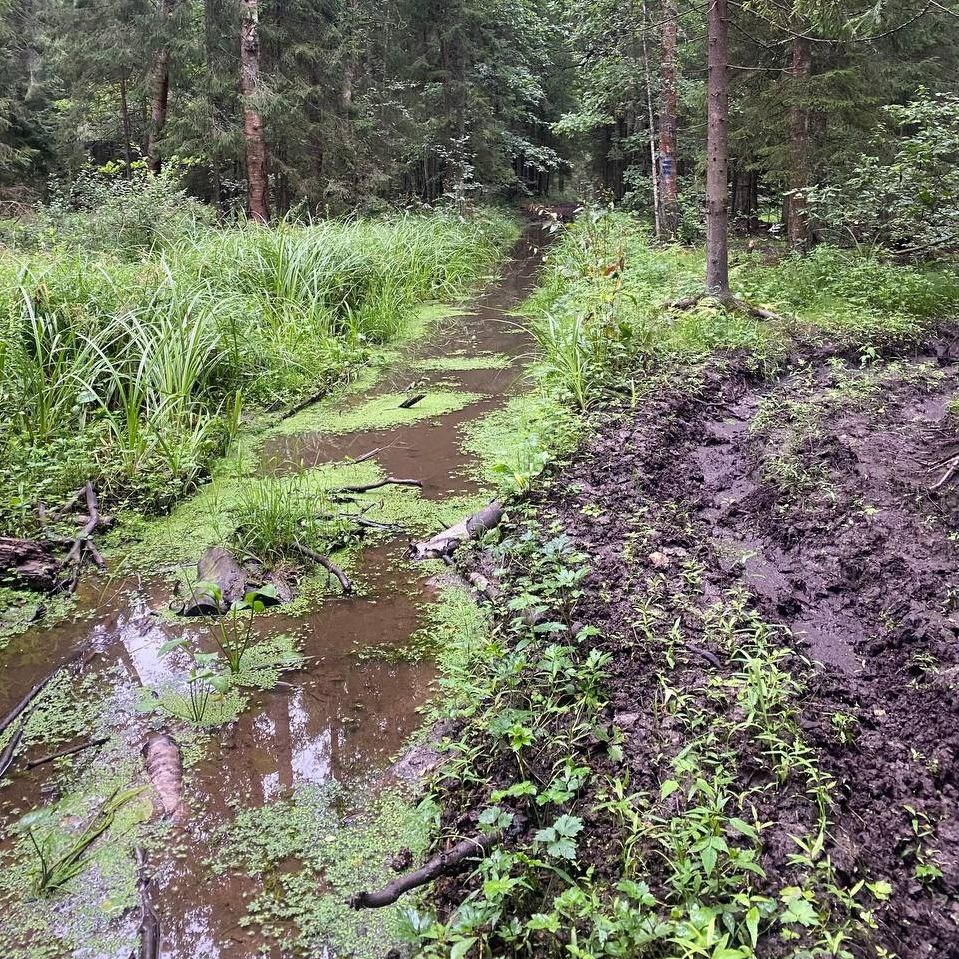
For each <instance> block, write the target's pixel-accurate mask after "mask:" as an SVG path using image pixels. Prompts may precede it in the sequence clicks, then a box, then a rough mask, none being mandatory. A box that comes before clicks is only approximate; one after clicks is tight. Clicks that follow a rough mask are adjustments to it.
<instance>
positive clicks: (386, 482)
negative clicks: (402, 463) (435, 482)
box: [330, 476, 423, 496]
mask: <svg viewBox="0 0 959 959" xmlns="http://www.w3.org/2000/svg"><path fill="white" fill-rule="evenodd" d="M422 485H423V482H422V480H415V479H397V478H396V477H395V476H387V477H386V479H382V480H378V481H377V482H376V483H366V484H364V485H361V486H341V487H340V488H339V489H334V490H330V495H331V496H336V495H337V494H339V493H371V492H372V491H373V490H375V489H382V488H383V487H384V486H420V487H421V486H422Z"/></svg>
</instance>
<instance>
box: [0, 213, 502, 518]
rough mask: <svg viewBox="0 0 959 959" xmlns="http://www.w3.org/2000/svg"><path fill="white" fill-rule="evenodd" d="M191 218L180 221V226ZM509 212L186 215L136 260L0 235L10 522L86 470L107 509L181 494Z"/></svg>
mask: <svg viewBox="0 0 959 959" xmlns="http://www.w3.org/2000/svg"><path fill="white" fill-rule="evenodd" d="M181 226H182V225H181ZM516 233H517V228H516V224H515V222H514V221H513V220H512V219H511V218H509V217H507V216H505V215H503V214H500V213H495V212H490V213H482V214H480V215H478V216H476V217H473V218H468V219H466V218H461V217H456V216H451V215H446V214H443V213H435V214H431V215H424V216H416V215H402V216H395V217H389V218H384V219H381V220H368V221H366V220H355V221H351V222H348V223H347V222H332V221H330V222H324V223H317V224H313V225H310V226H297V225H294V224H281V225H279V226H278V227H276V228H274V229H264V228H260V227H253V226H250V227H245V228H233V229H213V228H210V227H207V226H202V225H195V226H194V227H192V228H188V227H186V226H183V229H182V232H180V233H177V234H176V235H170V236H158V238H157V239H156V241H155V242H154V245H153V247H152V248H151V249H150V250H149V251H147V252H146V253H141V254H140V255H139V256H138V258H135V259H129V260H128V259H124V258H123V257H122V256H120V255H112V254H111V253H110V252H109V251H107V250H99V251H96V252H89V251H87V250H85V249H81V248H74V247H71V246H70V245H69V243H66V244H65V245H64V246H63V247H62V248H58V249H56V250H55V251H52V252H47V251H31V252H22V251H16V250H13V249H10V248H8V247H3V248H2V249H0V356H2V363H0V422H2V423H3V427H2V429H0V477H2V479H3V483H2V487H3V489H4V490H5V496H4V497H3V498H2V500H0V527H2V528H3V529H4V531H5V532H16V531H29V530H31V529H32V528H33V527H34V526H35V515H36V514H35V506H36V503H37V502H38V501H40V500H43V501H45V502H46V503H48V504H54V505H55V504H57V503H58V502H59V501H62V500H63V499H65V498H66V497H67V496H68V495H69V494H70V493H71V492H73V490H75V489H76V488H77V487H78V486H80V485H81V484H82V483H83V482H84V481H86V480H87V479H93V480H94V481H95V484H96V486H97V489H98V491H99V493H100V495H101V498H103V499H104V500H105V501H107V502H108V503H110V505H111V507H113V506H115V505H117V504H120V505H122V504H128V505H132V506H135V507H136V508H137V509H142V510H145V511H148V512H149V511H153V510H162V509H165V508H168V507H169V505H170V504H172V503H173V502H175V501H177V500H178V499H181V498H182V497H183V496H184V495H186V494H187V493H188V492H189V491H190V490H191V489H192V488H193V487H194V486H195V484H196V482H197V481H198V480H199V479H200V478H201V477H202V476H203V475H204V473H205V472H206V471H207V470H208V469H209V467H210V464H211V463H212V462H214V461H215V459H216V458H217V457H218V456H219V455H220V454H221V453H222V451H223V450H224V449H225V448H226V446H227V445H228V444H229V442H230V440H231V439H232V437H233V436H234V435H235V433H236V430H237V427H238V423H239V419H240V414H241V411H244V410H245V411H246V412H247V415H249V414H250V413H253V414H254V416H255V415H256V414H258V413H260V412H262V411H264V410H267V409H276V408H278V407H283V406H287V405H288V404H290V403H291V402H293V401H295V400H296V399H297V398H299V397H303V396H307V395H312V394H315V393H316V392H317V391H322V390H324V389H329V388H331V387H332V386H334V385H335V384H336V383H338V382H339V381H340V380H341V379H342V378H343V377H344V375H348V373H349V371H350V370H351V369H354V368H356V367H357V366H358V365H360V364H362V363H364V362H367V361H372V362H373V363H374V364H376V363H378V362H379V361H380V360H382V357H380V360H378V359H377V353H378V351H379V350H381V349H382V347H384V346H390V345H391V344H395V343H396V342H397V341H398V340H400V339H401V338H402V337H403V336H404V334H405V333H407V331H408V328H409V326H410V324H411V323H412V324H413V326H414V328H415V326H416V324H417V323H419V324H420V325H422V324H423V323H425V322H426V321H427V319H428V318H427V317H426V316H425V315H424V316H423V317H422V318H417V316H416V313H417V308H418V307H419V305H420V304H422V303H424V302H426V301H435V300H449V299H455V298H457V297H459V296H462V295H463V294H465V293H466V292H467V291H468V290H469V289H470V288H471V287H473V286H474V285H475V284H476V283H477V282H479V281H481V280H482V279H484V278H485V277H486V276H487V275H488V274H489V272H490V271H491V269H492V268H493V267H494V265H495V263H496V262H497V260H498V259H499V258H500V257H501V255H502V252H503V250H504V249H505V248H506V246H507V245H508V244H509V243H510V242H512V240H513V239H514V238H515V236H516Z"/></svg>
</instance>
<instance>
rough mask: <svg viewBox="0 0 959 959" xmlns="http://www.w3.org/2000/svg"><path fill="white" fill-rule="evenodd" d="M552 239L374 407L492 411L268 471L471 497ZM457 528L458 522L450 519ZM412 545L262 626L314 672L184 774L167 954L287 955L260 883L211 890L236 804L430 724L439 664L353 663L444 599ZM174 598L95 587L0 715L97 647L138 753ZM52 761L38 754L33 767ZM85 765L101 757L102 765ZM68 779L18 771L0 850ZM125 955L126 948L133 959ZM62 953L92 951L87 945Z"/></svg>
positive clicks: (301, 451)
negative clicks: (465, 446) (371, 465)
mask: <svg viewBox="0 0 959 959" xmlns="http://www.w3.org/2000/svg"><path fill="white" fill-rule="evenodd" d="M545 239H546V234H545V232H544V231H542V230H541V229H540V227H539V226H538V225H536V224H530V225H529V226H528V227H527V228H526V231H525V233H524V236H523V238H522V239H521V240H520V241H519V242H518V244H517V246H516V248H515V249H514V250H513V253H512V256H511V259H510V260H509V262H508V263H507V264H506V265H505V267H504V270H503V273H502V276H501V278H500V279H499V280H497V281H496V282H495V283H494V284H493V285H492V286H491V288H490V289H489V290H488V291H487V292H486V293H483V294H481V295H479V296H478V297H476V298H475V299H474V300H472V301H471V302H470V303H469V304H468V305H467V307H466V308H465V309H464V310H462V311H461V312H458V313H457V314H456V315H455V316H453V317H451V318H449V319H447V320H445V321H443V322H442V325H441V327H440V329H439V330H438V331H437V332H436V333H435V335H432V336H431V337H429V338H428V339H427V340H426V341H425V342H424V343H423V344H422V345H420V346H416V347H412V348H411V349H410V350H408V351H407V352H406V354H405V355H404V359H403V360H402V361H401V362H400V363H398V364H397V367H396V368H395V369H393V370H391V371H389V372H388V373H387V375H386V376H385V377H384V378H383V380H382V381H381V382H379V383H377V384H376V386H375V388H374V389H373V390H372V392H371V393H368V394H367V396H369V395H373V396H375V395H379V394H381V393H389V392H391V391H397V390H405V389H406V388H407V386H408V385H410V384H411V383H412V382H414V380H415V382H416V384H417V388H418V391H420V392H429V390H430V389H431V388H432V387H435V386H437V385H438V384H443V385H444V386H445V387H446V388H447V389H455V390H461V391H470V392H475V393H478V394H481V396H482V397H483V399H481V400H480V401H479V402H476V403H473V404H472V405H470V406H468V407H467V408H466V409H464V410H462V411H460V412H457V413H453V414H448V415H446V416H442V417H434V418H431V419H429V420H427V421H420V422H417V423H414V424H411V425H408V426H404V427H399V428H394V429H384V430H372V431H357V432H356V433H344V434H340V435H336V436H330V435H328V434H323V433H320V432H308V433H303V434H300V435H294V436H276V437H275V438H273V439H271V440H268V441H267V442H266V443H265V445H264V446H263V448H262V450H261V459H260V467H259V469H260V472H261V474H265V473H283V472H285V471H288V470H290V469H297V468H300V467H302V466H303V465H305V466H314V465H320V464H323V463H326V462H334V461H341V460H343V459H346V458H350V457H358V456H360V455H362V454H366V453H368V452H369V451H371V450H376V451H377V452H376V454H375V456H374V457H373V458H374V459H375V461H376V462H377V463H378V464H379V465H380V466H381V467H382V468H383V470H384V471H385V472H386V473H387V474H395V475H402V476H404V477H410V478H415V479H419V480H422V482H423V489H422V495H423V496H424V497H426V498H429V499H435V500H441V499H443V498H444V497H446V496H448V495H451V494H464V493H474V492H476V491H477V490H478V489H479V488H480V485H481V484H480V482H479V481H478V480H477V478H476V475H477V474H478V471H479V469H480V468H481V465H482V464H480V463H478V462H477V461H476V459H475V457H472V456H470V455H468V454H466V453H464V452H463V451H462V450H461V448H460V443H461V440H462V437H461V434H460V428H461V427H462V425H463V424H464V423H466V422H468V421H470V420H472V419H475V418H478V417H480V416H482V415H484V414H485V413H488V412H490V411H491V410H494V409H497V408H499V407H500V406H502V405H503V404H504V403H505V401H506V399H507V398H508V396H509V394H510V391H511V390H514V389H515V387H516V385H517V383H518V381H519V379H520V378H521V377H522V375H523V372H524V370H523V360H524V358H525V357H526V355H527V354H528V351H529V349H530V341H529V339H528V337H527V336H526V335H524V334H523V333H521V332H520V331H519V329H518V323H517V321H516V320H515V319H513V318H511V317H510V316H509V312H508V311H510V310H513V309H515V308H517V307H518V306H519V305H520V304H521V303H522V302H523V300H524V299H525V298H526V296H527V295H528V294H529V293H530V292H531V290H532V287H533V284H534V282H535V275H536V272H537V270H538V268H539V265H540V262H541V249H540V247H541V245H542V244H543V242H544V241H545ZM486 354H497V355H500V354H502V355H504V356H506V357H507V358H508V359H509V360H510V363H509V365H508V366H505V367H504V368H497V369H492V368H491V369H471V370H464V371H459V370H445V371H439V372H437V371H430V372H424V371H422V370H419V369H416V368H415V364H416V363H417V362H418V361H420V360H428V359H430V358H434V357H449V356H463V357H469V358H475V357H478V356H483V355H486ZM333 415H335V414H333ZM459 518H460V517H459V516H456V515H450V517H449V520H450V522H454V521H455V520H457V519H459ZM406 546H407V543H406V541H405V540H403V539H402V538H397V539H393V540H389V541H387V542H386V543H384V544H382V545H379V546H376V547H374V548H372V549H368V550H366V551H365V552H364V553H363V554H362V556H361V559H360V561H359V563H358V574H359V579H360V581H361V584H362V589H361V590H360V591H359V592H358V594H356V595H352V596H347V597H341V596H334V597H333V598H330V599H327V600H325V601H324V602H323V603H322V604H321V605H319V606H318V607H317V608H313V609H310V610H309V611H308V612H306V613H304V614H302V615H296V616H291V615H287V614H284V613H283V612H282V611H279V612H274V613H271V614H270V615H269V617H267V618H265V619H262V620H261V621H260V627H259V629H260V633H261V636H262V637H263V638H268V637H269V636H270V635H278V634H294V635H295V636H297V637H300V638H301V640H302V652H303V655H304V657H305V661H304V664H303V666H302V668H300V669H297V670H295V671H292V672H289V673H286V674H284V676H283V678H282V682H280V683H279V684H278V685H277V686H276V687H275V688H273V689H269V690H264V691H261V692H256V693H255V694H253V698H252V701H251V702H250V703H249V705H248V706H247V708H246V709H245V710H244V711H243V713H241V715H240V716H239V717H238V718H237V719H236V720H235V721H234V722H231V723H229V724H228V725H227V726H226V727H219V728H217V729H215V730H214V731H213V733H212V737H211V738H210V739H208V740H207V741H206V744H205V746H204V752H203V756H202V758H201V759H200V760H199V761H198V762H197V761H195V760H194V761H193V762H191V763H188V764H187V769H186V779H185V797H184V798H185V802H186V805H187V806H188V808H189V810H190V813H189V816H188V818H187V820H186V821H185V822H184V823H182V824H181V825H180V826H179V827H177V833H176V835H175V836H174V837H173V839H174V841H173V842H171V854H170V855H169V856H168V857H164V856H163V855H161V854H157V853H154V854H152V856H151V858H152V861H151V862H150V863H149V866H150V870H151V872H152V873H153V880H152V883H151V893H150V898H151V901H152V905H153V908H154V910H155V911H156V913H157V916H158V918H159V923H160V933H161V945H160V953H159V955H160V957H162V959H194V957H199V956H203V957H204V959H217V957H223V959H226V957H229V959H244V957H253V956H270V955H279V954H280V953H279V952H278V951H277V950H276V947H275V946H274V945H272V944H271V943H270V942H269V941H267V940H264V939H263V938H262V937H261V936H260V935H259V934H258V933H257V932H256V931H255V929H252V928H251V929H247V928H242V927H241V925H240V920H241V918H242V917H243V914H244V912H245V902H246V900H247V899H248V897H249V896H250V895H251V894H252V892H253V889H252V884H251V882H250V881H249V880H248V879H246V878H245V877H243V876H239V875H234V874H231V873H227V874H224V875H220V876H215V877H214V876H212V875H211V874H210V870H209V869H208V868H207V867H206V864H205V863H206V860H207V858H208V856H209V855H210V854H211V852H213V850H211V848H210V844H209V840H210V837H211V835H212V834H213V831H214V829H215V828H216V827H217V826H219V825H221V824H223V823H227V822H229V821H230V819H231V817H232V816H233V815H234V813H235V811H236V810H237V809H242V808H249V807H251V806H258V805H262V804H264V803H268V802H270V801H271V800H273V799H276V798H285V797H288V796H290V794H291V792H292V791H293V790H295V789H296V788H298V787H299V786H302V785H304V784H306V785H311V784H315V785H324V784H329V783H336V784H340V785H343V786H345V787H346V788H347V790H349V789H352V788H354V787H356V788H357V789H360V788H361V787H364V786H365V785H366V784H368V783H370V782H373V781H374V780H377V779H378V778H379V779H382V773H383V770H384V769H386V767H387V766H388V764H389V762H390V761H391V759H393V758H394V757H395V756H396V755H397V753H398V752H399V751H400V750H401V749H402V747H403V745H404V743H405V742H406V741H407V740H408V739H409V737H410V736H411V734H412V733H413V732H414V731H415V730H416V728H417V727H418V725H419V723H420V721H421V720H420V716H419V713H418V711H417V710H418V708H419V707H420V706H422V705H423V704H424V703H425V702H426V701H427V700H428V698H429V696H430V694H431V683H432V680H433V678H434V673H435V670H434V667H433V666H432V665H431V664H429V663H426V662H419V663H408V662H389V661H388V660H385V659H383V658H376V657H370V658H364V657H358V656H357V652H358V651H361V650H362V649H363V648H364V647H368V646H372V645H375V646H391V645H392V646H402V645H403V644H404V643H406V642H407V641H408V640H409V638H410V637H411V636H412V635H413V634H414V632H415V631H416V630H417V629H418V628H419V627H420V626H421V625H422V623H423V606H424V604H425V603H427V602H428V601H429V600H430V598H431V597H432V595H433V594H432V591H431V588H430V586H429V585H428V577H429V575H430V573H429V572H428V571H426V570H420V569H413V568H412V567H411V566H410V565H409V564H407V563H405V562H404V555H403V554H404V551H405V548H406ZM170 598H171V597H170V590H169V585H168V583H167V582H166V581H165V580H163V579H160V578H159V577H158V578H156V579H150V578H143V579H141V578H136V577H133V578H129V577H126V578H122V577H121V578H119V579H113V580H109V579H100V578H97V577H89V578H88V579H86V580H85V581H83V582H82V583H81V589H80V593H79V596H78V604H77V613H76V615H75V616H74V617H73V618H72V619H71V620H70V621H69V622H67V623H64V624H61V625H59V626H57V627H54V628H52V629H48V630H43V631H39V630H34V631H30V632H27V633H25V634H23V635H22V636H20V637H18V638H17V639H16V640H14V641H12V642H11V643H10V644H9V645H8V647H7V649H6V650H5V651H3V652H2V653H0V713H3V712H5V711H6V710H7V708H8V707H9V706H10V705H11V704H12V703H14V702H16V701H17V699H18V698H19V697H20V696H22V694H23V692H24V691H25V690H26V689H29V688H30V686H31V685H33V683H35V682H37V681H38V679H41V678H42V677H44V676H45V675H47V674H48V673H49V672H50V670H51V669H53V668H55V666H56V665H57V663H58V662H60V661H63V660H64V659H66V658H67V657H68V656H70V655H71V654H72V653H73V652H74V651H76V650H77V649H84V650H86V649H92V650H95V651H96V652H97V654H98V655H97V657H96V660H95V661H94V663H93V664H92V665H91V666H90V667H89V672H90V673H95V674H96V675H98V676H100V677H102V683H103V685H104V687H105V688H106V689H107V690H108V694H109V695H110V696H111V697H112V703H111V706H110V707H109V712H110V715H111V716H112V717H113V718H112V719H111V723H112V724H113V727H114V728H113V731H114V732H116V733H117V734H118V735H119V736H120V738H121V739H126V740H128V742H127V746H129V749H130V752H131V753H132V754H134V755H138V747H139V743H140V742H141V741H142V736H143V735H144V734H145V733H146V730H147V729H148V728H149V727H148V724H147V721H146V720H145V719H144V718H143V716H142V715H138V713H137V710H136V707H135V701H136V698H137V695H138V693H139V691H140V689H141V688H142V687H149V686H154V685H156V684H157V683H158V682H160V681H162V680H163V679H165V678H170V677H173V678H176V677H177V675H178V674H177V670H178V669H180V670H181V671H182V669H183V668H185V667H184V664H183V663H181V662H179V661H178V660H177V657H176V655H174V656H172V657H171V656H161V655H160V652H159V651H160V647H161V645H162V644H163V643H164V642H165V641H166V640H167V639H170V638H172V637H175V636H179V635H182V634H183V633H184V631H188V632H189V631H191V630H192V631H196V630H197V629H198V628H199V627H198V626H196V625H195V624H191V623H183V622H182V621H180V622H178V621H176V620H174V619H172V618H171V617H170V616H169V615H160V613H161V612H162V611H164V610H165V609H166V608H167V606H168V604H169V602H170ZM181 678H182V677H181ZM117 726H120V727H125V728H117ZM43 751H44V749H43V747H42V746H39V745H38V746H37V747H36V748H35V749H34V750H33V752H32V753H31V757H32V755H33V753H36V754H39V753H40V752H43ZM31 757H28V758H31ZM87 761H90V762H94V763H95V762H97V761H98V760H97V756H96V754H93V755H91V756H90V757H89V760H87V759H84V760H83V762H87ZM57 775H58V772H57V769H56V768H55V766H54V765H52V764H51V765H45V766H40V767H38V768H37V769H35V770H33V771H30V772H26V771H24V768H23V764H22V763H21V764H19V771H18V772H17V773H16V775H15V776H14V778H13V781H12V782H11V783H8V784H7V785H6V786H5V787H4V788H3V789H2V790H0V816H2V819H3V823H4V834H5V836H6V839H5V840H4V841H2V842H0V849H2V848H4V847H6V846H8V844H9V843H10V842H11V841H12V840H11V833H10V832H9V831H8V830H9V827H10V826H11V825H12V824H13V822H14V821H15V820H16V818H17V817H18V816H20V815H22V814H23V812H25V811H26V810H27V809H29V808H31V807H36V806H39V805H42V804H43V803H45V802H47V801H49V800H50V799H51V798H55V797H56V796H57V795H58V794H59V790H58V786H57V778H56V777H57ZM124 921H125V922H126V923H127V926H128V930H130V931H132V930H133V929H134V928H135V924H136V922H137V921H138V920H137V918H136V916H135V915H130V916H127V917H126V919H125V920H124ZM131 924H132V925H131ZM2 940H3V937H2V936H0V942H2ZM6 945H7V946H8V947H12V946H14V945H15V943H11V942H8V943H6ZM46 945H47V946H48V948H49V945H50V944H46ZM129 952H130V948H129V944H128V947H126V948H125V951H123V955H124V957H125V956H126V955H128V954H129ZM0 953H3V954H6V953H7V949H2V950H0ZM47 954H48V953H44V955H47ZM66 954H72V955H79V954H83V955H86V954H88V953H87V952H84V951H83V950H82V949H81V952H80V953H66Z"/></svg>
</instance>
